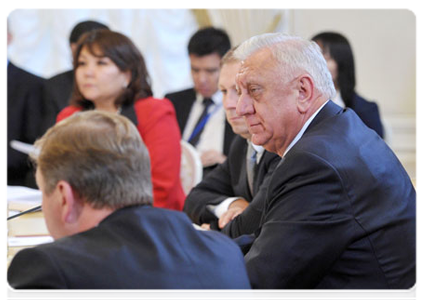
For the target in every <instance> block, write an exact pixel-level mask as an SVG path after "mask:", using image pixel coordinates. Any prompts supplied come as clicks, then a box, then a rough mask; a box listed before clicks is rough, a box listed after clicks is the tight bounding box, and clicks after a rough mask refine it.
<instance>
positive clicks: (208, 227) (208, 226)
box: [200, 223, 210, 230]
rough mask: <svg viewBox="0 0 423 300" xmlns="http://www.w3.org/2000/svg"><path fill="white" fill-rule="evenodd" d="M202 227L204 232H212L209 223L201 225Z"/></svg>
mask: <svg viewBox="0 0 423 300" xmlns="http://www.w3.org/2000/svg"><path fill="white" fill-rule="evenodd" d="M200 227H201V228H202V229H204V230H210V224H208V223H203V224H201V226H200Z"/></svg>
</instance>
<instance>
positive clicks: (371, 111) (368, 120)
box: [350, 94, 385, 138]
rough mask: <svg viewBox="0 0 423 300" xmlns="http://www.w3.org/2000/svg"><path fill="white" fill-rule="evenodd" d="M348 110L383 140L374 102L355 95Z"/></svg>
mask: <svg viewBox="0 0 423 300" xmlns="http://www.w3.org/2000/svg"><path fill="white" fill-rule="evenodd" d="M350 108H351V109H353V110H354V111H355V113H356V114H357V115H358V116H359V117H360V119H361V120H362V121H363V122H364V124H366V125H367V126H368V127H369V128H371V129H373V130H374V131H376V132H377V134H379V136H380V137H381V138H384V136H385V135H384V130H383V125H382V121H381V119H380V114H379V108H378V106H377V104H376V103H375V102H369V101H367V100H365V99H364V98H362V97H360V96H359V95H357V94H354V97H353V98H352V103H351V105H350Z"/></svg>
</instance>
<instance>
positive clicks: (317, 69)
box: [234, 33, 336, 98]
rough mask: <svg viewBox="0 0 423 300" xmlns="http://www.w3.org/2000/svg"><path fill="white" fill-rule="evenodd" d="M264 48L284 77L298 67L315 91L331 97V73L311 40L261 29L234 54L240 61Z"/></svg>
mask: <svg viewBox="0 0 423 300" xmlns="http://www.w3.org/2000/svg"><path fill="white" fill-rule="evenodd" d="M264 48H268V49H269V50H270V51H271V52H272V54H273V56H274V58H275V59H276V60H277V61H278V62H279V68H280V70H281V72H282V75H283V76H284V78H291V77H292V76H294V74H295V73H296V72H298V70H301V71H304V72H307V73H308V74H309V75H310V76H311V77H312V78H313V81H314V84H315V88H316V89H317V90H318V91H320V92H321V93H322V94H323V95H324V96H326V97H327V98H333V97H335V95H336V91H335V86H334V84H333V80H332V76H331V74H330V72H329V69H328V67H327V63H326V60H325V58H324V57H323V55H322V52H321V49H320V47H319V46H318V45H317V44H316V43H315V42H312V41H308V40H305V39H303V38H300V37H297V36H290V35H286V34H283V33H265V34H262V35H257V36H253V37H251V38H250V39H248V40H246V41H245V42H243V43H242V44H241V45H240V46H239V47H238V48H237V49H236V51H235V53H234V56H235V57H236V58H237V59H239V60H241V61H242V60H246V59H247V58H248V57H249V56H251V55H252V54H254V53H255V52H257V51H259V50H261V49H264Z"/></svg>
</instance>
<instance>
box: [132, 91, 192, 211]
mask: <svg viewBox="0 0 423 300" xmlns="http://www.w3.org/2000/svg"><path fill="white" fill-rule="evenodd" d="M140 102H143V101H140ZM150 103H154V104H151V105H144V104H143V103H140V106H139V107H138V108H136V111H137V117H138V122H139V124H138V130H139V132H140V134H141V137H142V139H143V140H144V143H145V145H146V146H147V148H148V152H149V154H150V163H151V177H152V181H153V194H154V206H156V207H167V208H173V209H176V208H177V209H179V210H182V207H183V201H184V198H185V196H184V195H183V197H179V198H178V197H177V195H173V194H172V193H173V192H174V191H175V186H177V185H180V169H181V142H180V141H181V135H180V132H179V129H178V124H177V121H176V117H175V110H174V108H173V106H172V103H170V101H169V100H167V99H163V100H153V102H150ZM169 199H177V201H180V203H169Z"/></svg>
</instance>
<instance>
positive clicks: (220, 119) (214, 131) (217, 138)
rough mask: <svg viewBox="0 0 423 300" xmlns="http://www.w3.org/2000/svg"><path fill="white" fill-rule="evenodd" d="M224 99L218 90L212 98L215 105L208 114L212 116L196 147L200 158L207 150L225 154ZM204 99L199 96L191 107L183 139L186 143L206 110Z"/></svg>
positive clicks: (209, 109) (211, 106)
mask: <svg viewBox="0 0 423 300" xmlns="http://www.w3.org/2000/svg"><path fill="white" fill-rule="evenodd" d="M222 98H223V95H222V92H221V91H220V90H218V91H217V92H216V93H215V94H213V96H212V97H211V99H212V101H213V104H212V105H210V106H209V108H208V112H209V113H211V115H210V118H209V119H208V121H207V123H206V125H205V126H204V130H203V132H202V133H201V136H200V140H199V141H198V144H197V146H196V149H197V151H198V152H199V154H200V156H201V154H202V153H203V152H205V151H207V150H216V151H219V152H220V153H223V141H224V136H225V111H224V109H223V103H222ZM203 99H204V98H203V96H201V95H200V94H197V99H196V100H195V102H194V103H193V105H192V107H191V112H190V114H189V117H188V120H187V125H186V126H185V129H184V133H183V135H182V139H183V140H185V141H188V139H189V138H190V136H191V134H192V132H193V130H194V128H195V125H196V124H197V122H198V118H199V117H200V116H201V114H202V112H203V110H204V106H203Z"/></svg>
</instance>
